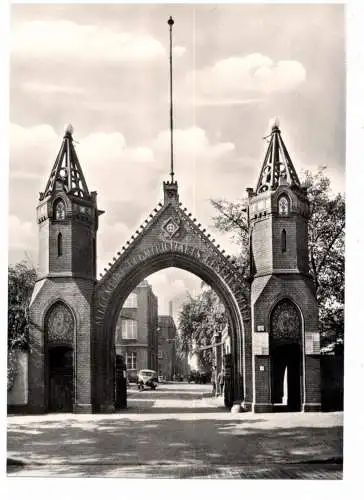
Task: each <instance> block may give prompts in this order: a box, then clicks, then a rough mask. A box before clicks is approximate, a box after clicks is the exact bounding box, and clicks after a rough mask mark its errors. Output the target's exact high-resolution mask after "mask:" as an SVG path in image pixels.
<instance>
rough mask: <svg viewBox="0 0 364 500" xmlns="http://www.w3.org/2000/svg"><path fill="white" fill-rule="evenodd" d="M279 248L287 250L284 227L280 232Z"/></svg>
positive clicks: (283, 250)
mask: <svg viewBox="0 0 364 500" xmlns="http://www.w3.org/2000/svg"><path fill="white" fill-rule="evenodd" d="M281 250H282V252H285V251H286V250H287V233H286V230H285V229H283V231H282V233H281Z"/></svg>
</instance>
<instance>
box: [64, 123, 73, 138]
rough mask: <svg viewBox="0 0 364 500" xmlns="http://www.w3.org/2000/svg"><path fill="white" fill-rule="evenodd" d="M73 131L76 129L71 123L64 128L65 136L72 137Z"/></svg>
mask: <svg viewBox="0 0 364 500" xmlns="http://www.w3.org/2000/svg"><path fill="white" fill-rule="evenodd" d="M73 131H74V128H73V125H72V124H71V123H68V124H67V125H65V126H64V135H70V136H71V137H72V135H73Z"/></svg>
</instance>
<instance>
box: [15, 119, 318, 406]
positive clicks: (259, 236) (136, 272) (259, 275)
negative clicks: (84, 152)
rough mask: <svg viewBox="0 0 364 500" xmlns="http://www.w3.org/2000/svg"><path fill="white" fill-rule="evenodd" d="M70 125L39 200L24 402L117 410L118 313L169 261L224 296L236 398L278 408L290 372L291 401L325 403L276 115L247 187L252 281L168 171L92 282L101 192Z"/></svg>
mask: <svg viewBox="0 0 364 500" xmlns="http://www.w3.org/2000/svg"><path fill="white" fill-rule="evenodd" d="M72 132H73V129H72V127H71V126H68V127H67V128H66V131H65V135H64V138H63V142H62V145H61V148H60V151H59V153H58V156H57V158H56V161H55V163H54V166H53V168H52V171H51V174H50V177H49V180H48V182H47V185H46V189H45V191H44V192H42V193H40V197H39V204H38V206H37V222H38V226H39V266H38V280H37V283H36V285H35V288H34V292H33V296H32V299H31V304H30V310H29V318H30V356H29V366H28V403H27V405H26V408H23V410H24V411H29V412H45V411H50V410H52V409H54V408H57V409H61V410H62V409H63V410H65V409H69V408H72V409H73V411H74V412H110V411H113V409H114V402H115V398H114V383H115V381H114V366H115V365H114V336H115V326H116V321H117V317H118V313H119V311H120V309H121V307H122V304H123V302H124V300H125V299H126V298H127V296H128V295H129V293H130V292H131V291H132V290H133V289H134V288H135V286H136V285H137V284H138V283H139V282H140V281H142V280H143V279H144V278H145V277H146V276H148V275H149V274H151V273H153V272H156V271H158V270H161V269H164V268H167V267H170V266H174V267H178V268H181V269H184V270H187V271H190V272H191V273H193V274H195V275H197V276H199V277H200V278H201V279H202V280H203V281H205V282H206V283H207V284H209V285H210V286H211V287H212V288H213V289H214V290H215V291H216V292H217V293H218V295H219V296H220V298H221V299H222V301H223V303H224V305H225V308H226V311H227V316H228V322H229V334H230V337H231V352H232V361H233V366H232V387H233V395H232V396H233V399H234V400H236V401H240V402H244V407H245V408H246V409H247V410H249V409H253V410H254V411H257V412H270V411H274V408H275V406H276V405H280V404H281V401H282V393H283V383H284V381H283V380H284V376H283V374H284V373H286V374H288V379H289V380H288V387H289V390H288V400H289V399H291V403H292V404H291V409H292V410H295V411H299V410H301V411H302V410H303V411H318V410H320V408H321V394H320V357H319V354H320V344H319V333H318V310H317V302H316V297H315V290H314V287H313V282H312V279H311V277H310V274H309V266H308V242H307V219H308V214H309V203H308V199H307V193H306V191H305V188H304V187H302V186H301V185H300V182H299V179H298V176H297V174H296V172H295V169H294V167H293V164H292V161H291V159H290V157H289V154H288V152H287V149H286V147H285V145H284V143H283V141H282V138H281V132H280V129H279V128H278V125H277V124H275V125H274V126H273V127H272V133H271V136H270V143H269V146H268V150H267V153H266V156H265V159H264V162H263V166H262V168H261V172H260V176H259V180H258V183H257V187H256V189H248V190H247V191H248V203H247V212H248V219H249V225H250V234H251V237H250V261H251V262H250V264H251V273H252V277H251V283H250V286H248V285H247V283H246V281H245V280H244V279H243V277H242V275H241V273H240V270H239V268H238V266H236V265H235V263H234V261H232V260H231V259H230V258H228V257H227V256H225V255H224V252H223V251H221V250H220V249H219V246H218V245H215V242H214V240H212V239H211V237H210V236H209V235H208V234H206V231H205V230H203V229H201V226H200V224H198V223H197V221H196V220H195V219H193V218H192V216H191V214H190V213H188V212H187V209H186V208H183V207H182V205H181V203H180V201H179V196H178V185H177V182H175V181H173V177H172V181H171V182H164V183H163V194H164V201H163V203H160V204H159V205H158V207H157V208H155V209H154V212H153V213H152V214H150V216H149V217H148V218H147V219H146V220H145V223H144V224H143V225H142V226H141V227H140V229H139V230H138V231H136V233H135V234H134V235H133V236H132V237H131V239H130V241H128V242H127V244H126V246H124V247H122V249H121V251H120V252H118V254H117V256H115V257H114V259H113V262H112V263H110V264H109V268H108V269H105V273H104V275H103V276H102V277H101V278H100V279H99V280H97V279H96V235H97V229H98V224H99V216H100V215H101V214H102V213H103V212H102V211H100V210H99V209H98V208H97V201H96V193H95V192H89V190H88V187H87V184H86V181H85V178H84V175H83V172H82V169H81V166H80V163H79V160H78V158H77V154H76V151H75V148H74V144H73V138H72ZM292 360H293V361H292ZM59 401H63V403H62V404H61V408H59ZM289 406H290V403H289V401H288V406H287V408H288V407H289Z"/></svg>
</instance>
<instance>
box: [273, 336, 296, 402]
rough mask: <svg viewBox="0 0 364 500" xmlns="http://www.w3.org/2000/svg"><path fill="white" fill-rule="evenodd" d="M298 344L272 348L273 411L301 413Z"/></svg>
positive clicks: (280, 345)
mask: <svg viewBox="0 0 364 500" xmlns="http://www.w3.org/2000/svg"><path fill="white" fill-rule="evenodd" d="M301 356H302V353H301V347H300V344H298V343H294V344H278V345H275V346H273V347H272V403H273V409H274V411H301V366H302V360H301Z"/></svg>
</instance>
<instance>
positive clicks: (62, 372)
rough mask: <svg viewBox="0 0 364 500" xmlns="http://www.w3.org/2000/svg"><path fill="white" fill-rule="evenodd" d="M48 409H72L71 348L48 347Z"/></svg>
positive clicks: (62, 410)
mask: <svg viewBox="0 0 364 500" xmlns="http://www.w3.org/2000/svg"><path fill="white" fill-rule="evenodd" d="M48 356H49V357H48V362H49V408H48V409H49V411H50V412H72V411H73V396H74V391H73V349H72V347H65V346H57V347H52V348H50V349H49V354H48Z"/></svg>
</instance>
